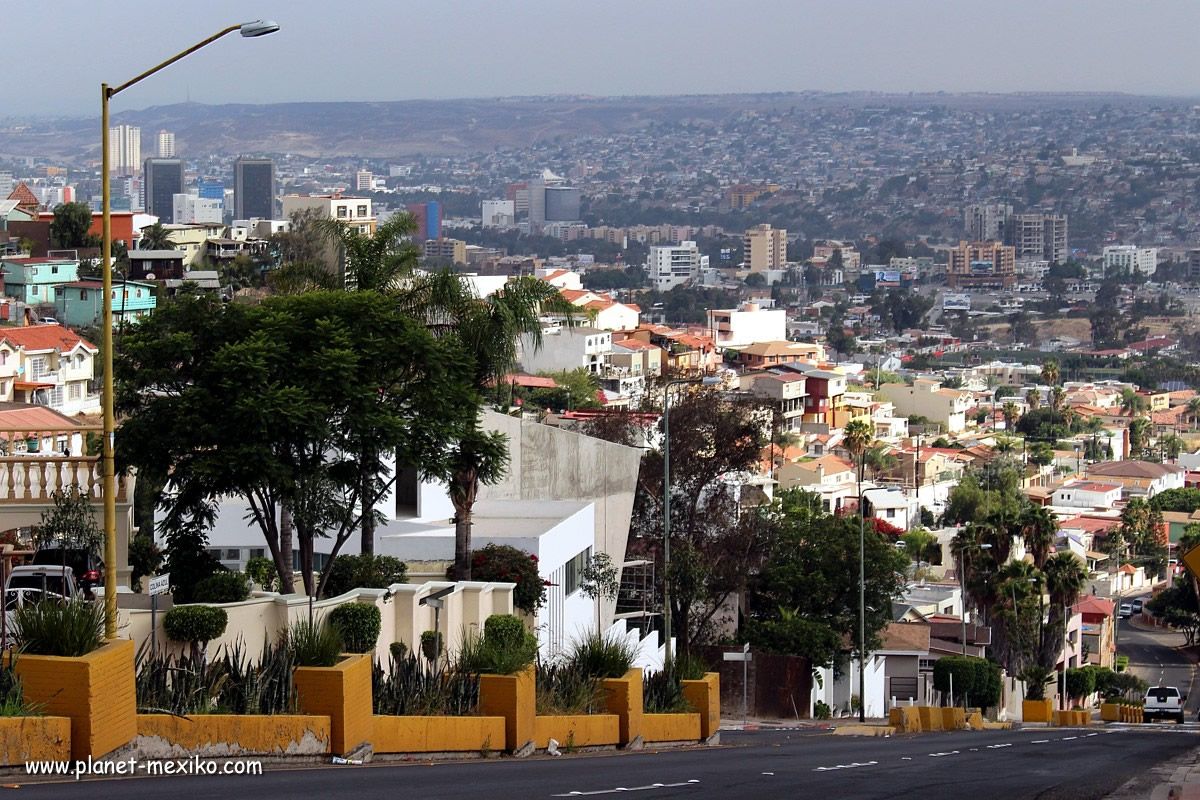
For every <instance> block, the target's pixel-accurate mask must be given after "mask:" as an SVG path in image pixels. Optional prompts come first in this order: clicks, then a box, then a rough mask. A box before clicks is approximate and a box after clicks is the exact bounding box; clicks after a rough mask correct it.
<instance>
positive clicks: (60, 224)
mask: <svg viewBox="0 0 1200 800" xmlns="http://www.w3.org/2000/svg"><path fill="white" fill-rule="evenodd" d="M91 229H92V210H91V209H90V208H88V206H87V204H85V203H59V204H58V205H56V206H55V207H54V219H52V220H51V221H50V244H51V246H53V247H57V248H61V249H64V250H78V249H81V248H91V247H101V246H102V244H103V243H102V242H101V241H100V237H99V236H97V235H96V234H94V233H92V232H91Z"/></svg>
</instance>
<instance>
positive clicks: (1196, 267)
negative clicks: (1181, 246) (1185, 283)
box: [1188, 250, 1200, 281]
mask: <svg viewBox="0 0 1200 800" xmlns="http://www.w3.org/2000/svg"><path fill="white" fill-rule="evenodd" d="M1188 280H1193V281H1195V280H1200V250H1189V251H1188Z"/></svg>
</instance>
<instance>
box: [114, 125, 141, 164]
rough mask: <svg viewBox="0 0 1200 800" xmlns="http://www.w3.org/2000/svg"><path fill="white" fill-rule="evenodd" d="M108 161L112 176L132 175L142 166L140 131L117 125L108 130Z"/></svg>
mask: <svg viewBox="0 0 1200 800" xmlns="http://www.w3.org/2000/svg"><path fill="white" fill-rule="evenodd" d="M108 159H109V162H110V165H111V169H112V174H113V175H133V174H134V173H136V172H137V171H138V169H139V168H140V167H141V166H142V129H141V128H139V127H137V126H135V125H117V126H115V127H112V128H109V129H108Z"/></svg>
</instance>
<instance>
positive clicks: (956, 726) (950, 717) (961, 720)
mask: <svg viewBox="0 0 1200 800" xmlns="http://www.w3.org/2000/svg"><path fill="white" fill-rule="evenodd" d="M942 727H943V728H945V729H946V730H948V731H961V730H966V728H967V712H965V711H963V710H962V709H961V708H943V709H942Z"/></svg>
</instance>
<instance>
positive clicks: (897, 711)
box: [888, 706, 921, 733]
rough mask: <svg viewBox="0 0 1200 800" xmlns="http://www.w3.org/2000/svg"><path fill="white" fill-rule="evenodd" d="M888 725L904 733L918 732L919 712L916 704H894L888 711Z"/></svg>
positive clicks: (919, 727) (919, 728) (919, 726)
mask: <svg viewBox="0 0 1200 800" xmlns="http://www.w3.org/2000/svg"><path fill="white" fill-rule="evenodd" d="M888 725H889V726H891V727H893V728H895V729H896V730H898V731H902V732H905V733H913V732H918V731H920V730H921V713H920V711H919V710H918V709H917V707H916V706H896V707H895V708H893V709H891V710H890V711H888Z"/></svg>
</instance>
